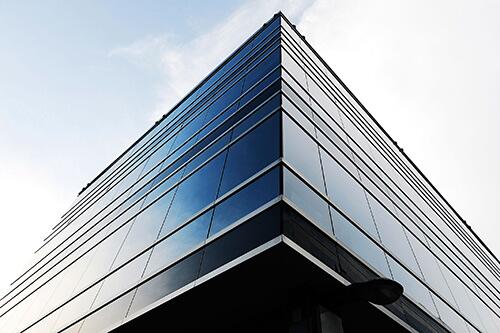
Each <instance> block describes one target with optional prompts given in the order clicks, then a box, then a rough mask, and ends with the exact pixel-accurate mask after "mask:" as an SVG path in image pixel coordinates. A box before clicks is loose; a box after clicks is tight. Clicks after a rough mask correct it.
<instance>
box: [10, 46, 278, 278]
mask: <svg viewBox="0 0 500 333" xmlns="http://www.w3.org/2000/svg"><path fill="white" fill-rule="evenodd" d="M278 56H279V54H278V53H277V51H274V52H273V53H272V54H271V55H270V56H268V57H267V58H265V59H264V60H265V61H263V62H261V63H260V65H259V66H257V67H255V68H254V70H253V71H252V72H250V73H249V75H247V76H246V78H245V85H244V87H245V88H246V87H248V88H251V89H250V90H246V91H245V92H244V93H243V94H242V95H241V96H240V97H238V98H237V100H236V101H235V102H233V104H232V106H230V107H225V104H227V103H230V102H231V101H232V99H233V97H234V96H232V97H231V98H222V97H221V98H220V99H219V101H217V102H216V103H214V104H212V106H215V107H213V108H209V109H206V110H205V111H204V113H203V114H202V115H206V117H205V120H206V121H205V125H203V124H200V123H199V122H191V123H190V125H189V126H187V127H184V128H183V130H181V131H180V132H179V134H178V135H177V136H175V137H173V138H172V139H171V140H169V141H167V142H165V143H163V144H162V145H161V146H160V147H159V148H157V150H156V152H155V154H154V155H152V156H151V157H150V158H149V159H147V160H144V161H143V162H142V163H141V165H139V166H138V167H136V168H135V169H134V170H133V171H132V172H130V173H129V174H128V175H127V177H126V178H124V179H123V180H122V181H121V182H119V183H117V185H116V186H115V187H114V188H113V189H109V190H108V192H106V195H107V198H108V199H107V200H105V198H101V199H100V200H99V201H98V202H97V203H96V204H95V205H94V206H92V207H91V209H89V210H87V211H86V212H85V214H84V215H83V216H81V218H80V219H79V221H78V222H75V223H73V224H72V225H71V226H70V228H68V229H67V232H65V233H63V234H62V235H61V237H60V238H61V239H63V241H62V244H64V243H66V244H67V243H69V242H70V241H71V240H72V239H74V238H75V237H78V236H79V235H81V234H82V233H83V232H86V231H87V230H88V228H89V226H90V225H85V224H87V223H88V221H92V220H94V221H97V220H98V219H99V218H101V217H103V216H106V215H108V214H109V213H110V212H111V211H113V210H114V209H116V208H117V207H119V206H120V205H121V204H122V203H123V202H124V201H127V200H128V201H130V197H131V196H132V197H133V196H137V194H134V193H135V192H137V191H142V193H144V192H145V191H146V190H147V189H148V188H147V185H148V182H151V180H152V179H153V180H154V178H153V177H157V178H158V177H159V175H160V176H164V175H166V174H168V172H169V171H171V170H174V169H175V167H177V166H179V165H181V164H182V163H184V162H185V161H186V160H188V159H189V158H191V157H192V156H193V155H194V154H195V153H197V151H199V150H200V149H202V148H203V147H205V146H206V145H207V144H209V143H211V141H213V140H214V139H215V138H216V137H217V136H218V135H220V133H223V132H224V131H225V130H226V129H227V128H228V127H229V126H232V125H233V124H234V123H235V122H237V121H239V120H240V119H241V118H242V117H244V116H246V115H247V114H248V113H249V112H252V111H253V109H255V107H257V106H259V104H261V103H263V102H264V101H266V99H267V98H269V96H271V95H272V94H273V93H275V92H277V91H278V89H279V87H278V83H275V84H272V82H275V81H276V80H277V79H278V76H279V72H278V70H274V71H272V72H270V70H271V69H272V67H273V66H275V64H276V63H277V58H278ZM247 85H248V86H247ZM278 103H279V101H278V98H274V100H273V101H270V102H267V103H266V105H265V106H264V107H261V110H260V111H259V112H256V114H255V115H254V116H252V117H253V118H256V117H259V116H262V114H263V112H266V110H263V109H267V110H269V109H270V108H271V107H277V104H278ZM247 122H248V121H247ZM193 125H194V126H193ZM242 129H243V127H242V126H240V129H239V131H240V133H241V131H242ZM186 130H187V131H186ZM192 131H195V134H194V135H192V136H191V138H190V139H188V140H187V141H184V143H183V144H182V145H179V146H178V147H177V146H175V142H180V141H182V140H179V136H185V133H186V132H192ZM164 166H168V167H164ZM166 168H168V170H165V169H166ZM138 178H139V179H138ZM110 200H111V203H110V202H109V201H110ZM106 205H107V206H106ZM103 206H104V207H103ZM84 223H85V224H84ZM75 231H76V233H75ZM67 234H70V236H71V237H69V236H68V235H67ZM53 245H54V246H48V247H47V248H46V250H47V251H50V250H53V248H55V246H56V245H58V247H59V248H58V250H59V249H60V244H57V243H54V244H53ZM52 252H53V251H52ZM44 254H45V255H44V257H42V260H41V261H40V262H39V264H38V265H40V264H43V263H44V262H47V260H49V259H50V258H52V257H53V256H48V254H50V252H48V253H44ZM21 281H23V280H20V281H19V282H21Z"/></svg>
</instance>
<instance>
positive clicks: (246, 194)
mask: <svg viewBox="0 0 500 333" xmlns="http://www.w3.org/2000/svg"><path fill="white" fill-rule="evenodd" d="M278 194H279V170H278V169H276V168H275V169H273V170H272V171H270V172H268V173H266V174H265V175H264V176H262V177H260V178H259V179H257V180H256V181H254V182H253V183H251V184H250V185H248V186H247V187H245V188H244V189H242V190H240V191H238V192H237V193H235V194H233V195H232V196H231V197H229V198H228V199H226V200H224V201H223V202H222V203H220V204H219V205H217V207H215V213H214V218H213V222H212V226H211V227H210V235H213V234H216V233H217V232H218V231H220V230H222V229H224V228H225V227H227V226H228V225H230V224H231V223H233V222H235V221H237V220H238V219H240V218H242V217H244V216H245V215H247V214H248V213H250V212H252V211H253V210H255V209H257V208H259V207H260V206H262V205H263V204H265V203H266V202H268V201H270V200H271V199H273V198H275V197H276V196H278Z"/></svg>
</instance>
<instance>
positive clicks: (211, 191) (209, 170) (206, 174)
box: [161, 152, 226, 236]
mask: <svg viewBox="0 0 500 333" xmlns="http://www.w3.org/2000/svg"><path fill="white" fill-rule="evenodd" d="M225 155H226V152H223V153H222V154H220V155H219V156H217V157H215V158H214V159H213V160H211V161H210V162H208V163H207V164H206V165H204V166H203V167H202V168H201V169H199V170H198V171H196V172H195V173H194V174H192V175H190V176H189V177H188V178H187V179H186V180H184V181H183V182H182V183H181V184H180V185H179V188H178V190H177V192H176V193H175V196H174V199H173V201H172V205H171V207H170V210H169V212H168V214H167V218H166V219H165V223H164V225H163V228H162V230H161V236H163V235H165V234H166V233H168V232H170V231H172V230H173V229H175V228H176V227H177V226H179V225H180V224H181V223H182V222H184V221H186V219H187V218H189V217H190V216H192V215H193V214H194V213H196V212H198V211H199V210H200V209H202V208H203V207H205V206H207V205H208V204H209V203H211V202H212V201H214V200H215V197H216V195H217V188H218V186H219V182H220V178H221V174H222V166H223V164H224V159H225Z"/></svg>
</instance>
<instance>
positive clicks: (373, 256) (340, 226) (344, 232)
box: [330, 207, 392, 278]
mask: <svg viewBox="0 0 500 333" xmlns="http://www.w3.org/2000/svg"><path fill="white" fill-rule="evenodd" d="M330 212H331V214H332V220H333V229H334V230H335V236H336V237H337V238H338V239H339V240H340V241H341V242H342V243H344V244H345V245H346V246H347V247H348V248H349V249H351V250H352V251H353V252H354V253H356V254H357V255H358V256H359V257H361V258H362V259H363V260H365V261H366V262H368V263H369V264H370V265H372V266H373V267H374V268H375V269H377V270H378V271H379V272H380V273H381V274H382V275H383V276H386V277H389V278H390V277H392V276H391V273H390V271H389V266H388V264H387V259H386V257H385V254H384V252H383V251H382V249H381V248H380V247H378V246H377V245H375V243H373V242H372V241H371V240H370V239H369V238H368V237H366V235H364V234H363V233H362V232H361V231H359V230H358V229H357V228H356V227H355V226H353V225H352V224H351V222H349V221H348V220H347V219H346V218H345V217H343V216H342V215H341V214H340V213H339V212H337V210H336V209H334V208H332V207H330Z"/></svg>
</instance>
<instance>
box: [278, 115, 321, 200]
mask: <svg viewBox="0 0 500 333" xmlns="http://www.w3.org/2000/svg"><path fill="white" fill-rule="evenodd" d="M283 135H284V142H283V149H284V156H285V159H286V160H287V161H288V162H290V164H291V165H292V166H293V167H294V168H295V169H296V170H297V171H298V172H299V173H300V174H301V175H302V176H304V177H305V178H306V180H307V181H308V182H310V183H311V184H312V185H313V186H314V187H315V188H316V189H318V190H319V191H321V192H323V193H325V185H324V181H323V173H322V171H321V163H320V159H319V151H318V145H317V144H316V143H315V142H314V141H313V140H312V139H311V138H310V137H309V136H308V135H307V134H306V133H305V132H304V131H303V130H302V129H301V128H300V127H299V126H298V125H297V124H296V123H295V122H294V121H292V120H291V119H290V118H289V117H288V116H286V115H285V116H283Z"/></svg>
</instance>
